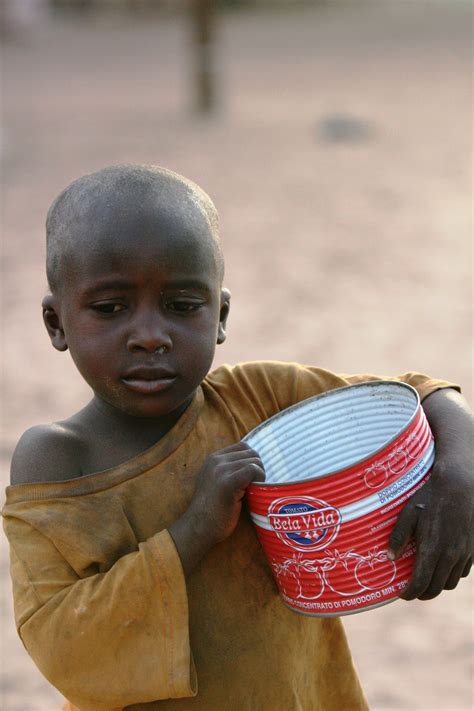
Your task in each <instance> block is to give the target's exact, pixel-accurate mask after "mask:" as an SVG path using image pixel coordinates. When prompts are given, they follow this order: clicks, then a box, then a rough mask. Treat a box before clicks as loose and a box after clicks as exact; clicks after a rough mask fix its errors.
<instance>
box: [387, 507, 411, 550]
mask: <svg viewBox="0 0 474 711" xmlns="http://www.w3.org/2000/svg"><path fill="white" fill-rule="evenodd" d="M418 513H419V509H417V508H416V506H415V505H413V504H412V503H409V504H408V505H407V506H405V508H404V509H403V510H402V512H401V513H400V515H399V517H398V520H397V522H396V524H395V526H394V528H393V531H392V533H391V534H390V538H389V541H388V551H387V556H388V558H389V559H390V560H395V559H396V558H398V557H399V556H400V555H401V554H402V553H403V549H404V548H405V546H406V545H407V543H408V541H409V540H410V538H413V535H414V533H415V528H416V522H417V520H418Z"/></svg>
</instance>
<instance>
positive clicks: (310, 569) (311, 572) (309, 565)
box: [272, 553, 324, 600]
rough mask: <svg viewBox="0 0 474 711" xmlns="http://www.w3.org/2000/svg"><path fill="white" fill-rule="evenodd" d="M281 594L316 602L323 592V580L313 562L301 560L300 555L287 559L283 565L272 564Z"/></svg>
mask: <svg viewBox="0 0 474 711" xmlns="http://www.w3.org/2000/svg"><path fill="white" fill-rule="evenodd" d="M272 567H273V570H274V572H275V576H276V579H277V582H278V587H279V588H280V590H281V592H282V593H283V594H284V595H286V596H287V597H290V598H293V599H303V600H317V599H318V598H319V597H321V595H322V594H323V592H324V580H323V577H322V575H321V573H320V572H319V568H318V566H317V564H316V562H315V561H314V560H306V559H303V557H302V554H301V553H298V555H296V556H293V558H288V559H287V560H285V561H284V562H283V563H277V562H275V561H274V562H273V563H272Z"/></svg>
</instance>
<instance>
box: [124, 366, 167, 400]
mask: <svg viewBox="0 0 474 711" xmlns="http://www.w3.org/2000/svg"><path fill="white" fill-rule="evenodd" d="M121 380H122V382H123V383H124V384H125V385H126V386H127V388H129V390H133V391H134V392H137V393H145V394H147V393H159V392H162V391H163V390H167V389H168V388H170V387H171V386H172V385H173V383H174V381H175V380H176V375H175V374H174V373H172V372H170V371H168V370H165V369H164V368H135V369H133V370H130V371H129V372H128V373H127V374H126V375H125V376H124V377H122V378H121Z"/></svg>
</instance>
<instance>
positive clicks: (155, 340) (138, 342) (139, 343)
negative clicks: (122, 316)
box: [127, 318, 173, 353]
mask: <svg viewBox="0 0 474 711" xmlns="http://www.w3.org/2000/svg"><path fill="white" fill-rule="evenodd" d="M172 347H173V342H172V340H171V337H170V335H169V333H168V331H167V329H166V328H164V325H163V324H162V323H160V322H159V320H158V319H156V318H155V319H150V320H147V321H146V322H145V321H143V322H142V323H140V324H135V328H134V329H133V331H132V332H131V333H130V335H129V337H128V341H127V348H128V350H129V351H131V352H136V351H146V352H147V353H155V352H156V351H160V350H161V352H162V353H165V352H168V351H170V350H171V349H172Z"/></svg>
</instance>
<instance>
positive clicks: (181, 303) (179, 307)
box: [166, 299, 204, 314]
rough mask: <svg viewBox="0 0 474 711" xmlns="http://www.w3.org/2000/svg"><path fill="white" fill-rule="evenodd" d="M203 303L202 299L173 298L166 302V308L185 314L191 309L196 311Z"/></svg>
mask: <svg viewBox="0 0 474 711" xmlns="http://www.w3.org/2000/svg"><path fill="white" fill-rule="evenodd" d="M203 303H204V302H203V301H193V300H190V299H186V300H184V299H179V300H177V299H173V300H170V301H167V302H166V308H167V309H168V310H169V311H175V312H177V313H182V314H185V313H190V312H191V311H197V309H199V307H200V306H202V305H203Z"/></svg>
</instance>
